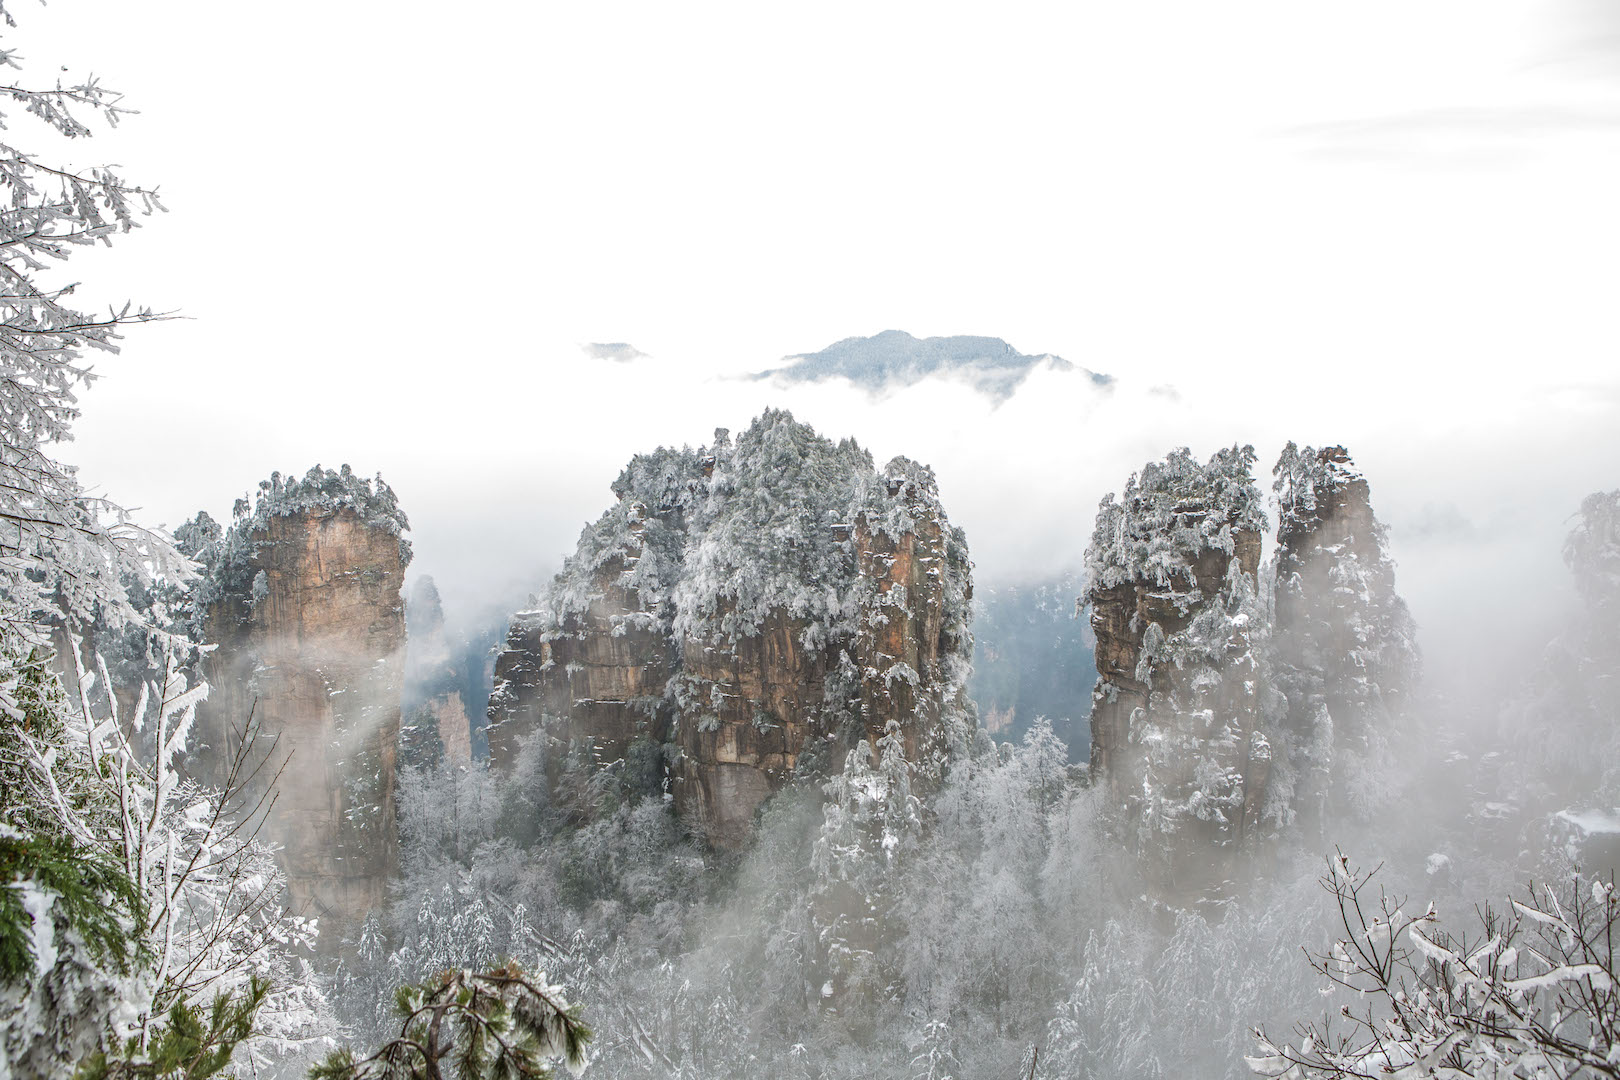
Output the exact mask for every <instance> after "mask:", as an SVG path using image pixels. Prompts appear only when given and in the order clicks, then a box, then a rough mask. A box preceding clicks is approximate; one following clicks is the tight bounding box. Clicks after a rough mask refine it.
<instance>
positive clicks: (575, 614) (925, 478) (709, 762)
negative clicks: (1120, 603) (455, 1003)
mask: <svg viewBox="0 0 1620 1080" xmlns="http://www.w3.org/2000/svg"><path fill="white" fill-rule="evenodd" d="M660 454H661V455H662V456H661V457H658V458H657V459H656V460H653V459H637V461H636V462H633V463H632V465H631V468H630V469H628V470H626V475H625V477H621V480H620V483H619V484H617V485H615V490H616V491H618V493H619V496H620V504H619V505H618V506H617V507H615V508H614V509H613V510H610V511H609V513H608V514H607V515H606V516H604V518H603V519H602V521H601V522H598V524H597V525H596V526H593V527H592V528H591V529H587V531H586V535H585V536H584V537H583V538H582V539H581V543H580V553H579V554H578V555H576V556H575V559H574V560H571V562H570V565H569V566H568V567H567V568H565V570H564V573H563V574H562V575H559V577H558V579H557V582H556V583H555V584H554V585H553V588H552V590H551V592H550V594H548V598H547V599H548V601H549V604H548V606H546V607H544V608H542V609H541V610H539V611H536V612H531V613H527V614H524V615H520V616H518V617H517V618H516V619H515V620H514V621H513V624H512V629H511V632H510V635H509V637H508V641H507V647H506V650H505V652H504V653H503V654H502V655H501V656H500V658H499V659H498V660H497V662H496V683H495V685H496V689H495V693H494V695H493V696H492V698H491V702H490V724H491V726H490V753H491V757H492V759H493V760H494V761H495V762H497V763H498V764H499V763H503V762H510V761H511V760H513V758H514V757H515V756H516V754H517V749H518V744H519V742H520V740H521V739H522V738H523V737H524V736H526V735H528V734H529V733H530V732H533V731H536V730H540V731H544V732H545V735H546V739H547V748H546V773H547V777H548V780H549V782H550V783H552V784H553V785H554V786H561V787H567V786H568V785H567V784H564V783H562V780H563V777H564V775H565V774H566V773H568V772H569V771H570V770H578V769H579V768H581V767H583V768H585V769H588V770H600V769H604V768H613V769H619V770H621V771H622V772H623V774H624V775H626V776H629V777H632V778H635V779H634V783H637V784H641V785H646V784H648V783H649V782H650V783H651V784H652V785H653V787H654V789H656V787H657V785H658V784H659V783H660V782H667V784H668V790H669V791H670V792H671V793H672V794H673V796H674V799H675V807H676V811H677V813H678V814H679V815H680V816H681V817H682V818H684V819H686V820H687V821H690V822H693V823H694V824H695V825H697V826H698V827H699V828H700V829H701V830H702V832H703V834H704V835H705V836H706V837H707V838H708V839H709V841H710V842H711V843H713V844H715V845H716V846H720V847H736V846H738V845H740V844H742V843H743V842H745V841H746V839H747V838H748V836H749V833H750V828H751V823H752V819H753V815H754V811H755V810H756V809H757V808H758V806H759V804H760V803H761V802H763V801H764V800H765V799H766V798H767V797H768V796H769V795H770V794H771V793H772V792H774V791H776V790H777V789H778V788H780V787H781V786H782V784H783V783H785V782H786V781H787V780H788V778H789V777H790V776H791V775H792V774H793V773H794V772H795V770H797V769H800V768H801V767H803V766H804V764H805V763H804V759H805V755H807V754H812V753H813V754H814V755H815V759H814V760H815V761H816V762H817V765H816V767H818V768H822V769H825V768H827V767H837V766H838V765H839V764H841V762H842V760H843V755H844V751H845V750H847V749H848V748H849V747H850V746H853V745H854V744H856V743H858V742H859V741H860V740H862V739H870V740H871V741H872V742H873V743H875V742H876V741H877V739H878V738H879V737H880V736H881V735H882V734H883V731H884V728H885V725H886V724H887V722H888V721H889V720H890V719H894V720H897V721H898V722H899V723H900V725H901V731H902V735H903V738H904V742H905V748H906V756H907V759H908V760H909V761H911V762H913V763H915V764H919V765H921V766H923V772H924V773H926V771H927V769H928V768H930V767H933V759H934V757H935V756H936V755H937V754H938V753H939V751H940V748H941V745H942V743H943V741H944V740H945V738H946V735H945V732H946V729H947V728H948V727H949V723H950V719H951V715H952V710H953V709H954V708H956V707H957V706H959V705H960V694H961V684H962V680H963V679H964V678H965V676H966V672H967V656H968V651H969V649H970V648H971V642H970V640H969V639H968V637H967V633H966V618H967V615H966V612H967V602H968V598H969V596H970V595H971V593H970V585H969V583H968V564H967V559H966V548H965V544H964V542H963V540H962V537H961V533H960V531H959V530H955V529H952V528H951V527H950V525H949V523H948V522H947V521H946V519H945V516H944V513H943V510H942V509H941V508H940V506H939V502H938V496H937V493H936V492H935V490H934V486H933V479H932V474H931V473H930V472H928V470H926V469H923V468H921V467H919V466H916V465H914V464H912V463H910V462H906V461H904V460H903V459H897V461H896V462H895V463H891V465H890V466H889V469H888V470H887V475H885V476H879V475H877V474H876V473H875V470H873V469H872V465H871V459H870V457H869V456H867V455H866V454H865V452H864V451H860V450H859V448H857V447H854V446H853V444H840V445H839V446H838V447H834V446H833V445H832V444H831V443H828V442H827V441H826V440H824V439H821V438H820V437H819V436H816V435H815V434H814V432H811V431H810V430H809V429H808V428H806V427H804V426H803V425H798V424H795V423H794V422H793V420H792V418H791V416H788V415H787V414H785V413H768V414H766V416H765V417H762V418H761V419H760V420H759V421H756V422H755V425H754V427H753V428H752V429H750V431H749V432H747V433H745V434H744V435H743V436H742V437H741V438H740V439H739V441H738V443H737V445H736V446H735V447H733V446H731V444H730V442H729V439H727V438H725V436H724V435H723V434H722V435H721V436H720V437H719V438H717V443H716V446H715V448H714V450H713V452H712V453H711V452H709V451H707V450H701V451H698V452H696V453H695V454H694V453H693V452H691V451H685V452H674V451H661V452H660ZM766 460H768V461H769V462H770V468H760V467H759V466H760V464H761V463H762V462H763V461H766ZM654 466H656V467H654ZM801 485H802V486H801ZM773 518H775V519H777V520H775V521H774V522H773V520H772V519H773ZM587 561H593V562H594V566H591V567H590V568H589V569H588V571H587V570H586V567H585V564H586V563H587ZM582 571H585V572H582ZM761 582H763V583H764V584H763V585H760V584H758V583H761ZM575 775H576V776H577V775H578V773H577V771H576V773H575Z"/></svg>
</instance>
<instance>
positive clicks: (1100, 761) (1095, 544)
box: [1086, 447, 1278, 873]
mask: <svg viewBox="0 0 1620 1080" xmlns="http://www.w3.org/2000/svg"><path fill="white" fill-rule="evenodd" d="M1253 463H1254V451H1253V450H1252V448H1249V447H1243V448H1241V449H1240V448H1238V447H1232V448H1231V449H1228V450H1221V451H1219V452H1217V453H1216V454H1215V455H1214V456H1213V457H1212V458H1211V459H1210V460H1209V462H1208V463H1207V464H1200V463H1199V462H1198V461H1197V460H1195V459H1194V458H1193V457H1192V455H1191V454H1190V453H1188V451H1186V450H1185V449H1182V450H1177V451H1175V452H1174V453H1172V454H1171V455H1170V456H1169V457H1167V458H1166V459H1165V460H1164V461H1163V462H1154V463H1150V464H1148V465H1147V466H1146V467H1144V468H1143V470H1142V471H1141V473H1140V474H1138V475H1136V476H1132V477H1131V479H1130V482H1129V483H1128V484H1127V485H1126V487H1125V492H1124V495H1123V497H1122V498H1121V499H1120V500H1119V501H1118V502H1115V500H1114V496H1113V495H1109V496H1108V497H1106V498H1105V499H1104V500H1103V502H1102V505H1101V507H1100V509H1099V512H1098V516H1097V527H1096V531H1095V532H1094V534H1093V536H1092V542H1091V546H1090V548H1089V549H1088V550H1087V553H1086V560H1087V570H1088V574H1089V578H1090V587H1089V589H1088V592H1087V596H1086V599H1087V601H1088V602H1089V604H1090V606H1091V611H1092V615H1091V619H1092V629H1093V631H1094V632H1095V634H1096V638H1097V649H1096V661H1097V672H1098V679H1097V683H1096V687H1095V689H1094V690H1093V693H1092V715H1091V769H1092V774H1093V776H1094V777H1095V779H1096V781H1097V782H1098V783H1101V784H1103V785H1105V786H1106V789H1107V792H1108V799H1109V802H1110V804H1111V805H1112V806H1113V808H1114V809H1115V811H1116V812H1117V814H1118V816H1119V818H1120V819H1121V821H1122V822H1123V825H1124V831H1125V833H1126V834H1127V835H1128V836H1130V838H1131V840H1132V842H1133V844H1134V845H1135V846H1136V847H1137V849H1138V850H1139V851H1140V852H1142V853H1143V854H1144V856H1151V857H1153V858H1155V859H1158V860H1159V861H1160V862H1161V864H1162V865H1163V866H1164V867H1166V868H1170V867H1174V868H1176V869H1177V870H1178V871H1180V872H1184V873H1185V872H1190V871H1191V869H1192V868H1193V867H1195V866H1197V865H1198V863H1199V856H1200V855H1201V854H1204V853H1208V852H1209V851H1211V850H1212V849H1216V848H1223V847H1234V846H1236V845H1238V844H1240V843H1241V842H1242V841H1243V840H1244V838H1245V837H1246V836H1247V835H1248V834H1250V833H1251V832H1252V831H1253V830H1254V829H1255V827H1256V826H1257V825H1258V823H1259V821H1260V818H1261V814H1262V809H1263V798H1264V795H1265V790H1266V779H1267V773H1268V771H1269V770H1270V767H1271V758H1272V748H1271V743H1270V740H1269V738H1268V734H1267V731H1268V727H1269V723H1268V718H1269V717H1270V716H1272V715H1273V714H1274V713H1275V712H1276V710H1277V708H1278V704H1277V702H1276V700H1275V694H1274V692H1273V691H1272V690H1271V687H1270V680H1269V673H1268V671H1267V669H1266V663H1265V657H1264V652H1263V622H1264V620H1263V615H1262V608H1261V604H1260V601H1259V596H1258V593H1257V587H1256V581H1257V575H1258V571H1259V567H1260V548H1261V537H1262V535H1263V531H1264V529H1265V528H1266V520H1265V515H1264V514H1263V512H1262V511H1261V504H1260V493H1259V491H1258V490H1257V489H1256V488H1255V486H1254V482H1253V480H1252V478H1251V477H1250V469H1251V467H1252V465H1253Z"/></svg>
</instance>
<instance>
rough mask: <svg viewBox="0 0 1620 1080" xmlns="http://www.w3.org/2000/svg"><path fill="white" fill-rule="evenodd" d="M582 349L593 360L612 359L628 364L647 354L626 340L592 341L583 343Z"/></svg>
mask: <svg viewBox="0 0 1620 1080" xmlns="http://www.w3.org/2000/svg"><path fill="white" fill-rule="evenodd" d="M580 349H581V350H582V351H583V352H584V353H585V355H586V356H588V357H590V358H591V359H592V360H612V361H615V362H616V363H620V364H628V363H629V362H630V361H632V360H640V359H641V358H642V357H644V356H646V355H647V354H646V353H644V352H642V351H641V350H640V349H638V348H636V347H635V346H634V345H631V344H630V343H629V342H626V341H592V342H590V343H588V344H585V345H581V346H580Z"/></svg>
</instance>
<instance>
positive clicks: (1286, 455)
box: [1271, 441, 1362, 534]
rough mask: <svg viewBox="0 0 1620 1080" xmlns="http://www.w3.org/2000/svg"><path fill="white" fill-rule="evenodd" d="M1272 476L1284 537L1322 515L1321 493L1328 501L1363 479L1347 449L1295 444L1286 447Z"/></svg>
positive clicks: (1279, 524) (1272, 487)
mask: <svg viewBox="0 0 1620 1080" xmlns="http://www.w3.org/2000/svg"><path fill="white" fill-rule="evenodd" d="M1271 474H1272V476H1273V477H1275V479H1274V480H1273V481H1272V485H1271V489H1272V490H1273V491H1274V492H1276V494H1277V516H1278V518H1279V519H1280V520H1279V522H1278V527H1279V530H1280V531H1281V532H1282V533H1284V534H1288V533H1294V532H1298V531H1302V530H1304V529H1306V528H1308V527H1309V526H1310V525H1311V523H1313V522H1315V521H1316V520H1317V519H1318V518H1319V517H1320V516H1321V515H1320V514H1319V513H1318V511H1319V509H1320V503H1319V501H1318V499H1317V493H1318V492H1320V493H1322V495H1323V496H1324V498H1325V497H1326V496H1328V495H1329V494H1330V493H1332V492H1335V491H1338V490H1340V489H1342V488H1344V487H1345V486H1346V485H1348V484H1350V483H1352V482H1354V481H1356V480H1360V479H1361V478H1362V476H1361V471H1360V470H1359V469H1357V468H1356V466H1355V464H1354V463H1353V462H1352V461H1351V460H1350V453H1349V451H1347V450H1345V448H1344V447H1342V446H1327V447H1323V448H1322V449H1321V450H1318V449H1316V448H1315V447H1312V446H1307V447H1305V448H1303V449H1301V448H1299V447H1297V446H1295V445H1294V443H1293V442H1292V441H1290V442H1289V443H1288V445H1287V446H1285V447H1283V452H1282V455H1281V456H1280V457H1278V459H1277V464H1276V466H1275V467H1274V468H1273V469H1272V470H1271Z"/></svg>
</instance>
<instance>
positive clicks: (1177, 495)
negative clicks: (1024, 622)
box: [1086, 445, 1266, 589]
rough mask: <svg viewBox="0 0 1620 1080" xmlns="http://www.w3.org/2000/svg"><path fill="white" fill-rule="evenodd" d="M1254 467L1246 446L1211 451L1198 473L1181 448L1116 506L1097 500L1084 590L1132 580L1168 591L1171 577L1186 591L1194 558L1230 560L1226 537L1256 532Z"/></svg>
mask: <svg viewBox="0 0 1620 1080" xmlns="http://www.w3.org/2000/svg"><path fill="white" fill-rule="evenodd" d="M1254 462H1255V454H1254V447H1252V446H1242V447H1239V446H1235V445H1234V446H1230V447H1226V448H1223V449H1221V450H1217V451H1216V452H1215V453H1214V454H1213V455H1212V456H1211V457H1210V459H1209V462H1208V463H1207V464H1203V465H1200V464H1199V463H1198V459H1197V458H1195V457H1193V455H1192V452H1191V451H1190V450H1188V449H1187V448H1186V447H1182V448H1181V449H1179V450H1173V451H1171V453H1170V454H1169V455H1168V456H1167V457H1166V458H1165V459H1164V460H1163V461H1162V462H1159V461H1155V462H1149V463H1148V464H1147V465H1146V466H1144V467H1143V469H1142V471H1141V472H1140V473H1137V474H1134V475H1132V476H1131V478H1130V480H1129V482H1127V483H1126V485H1125V493H1124V495H1123V496H1121V497H1120V498H1119V500H1118V501H1117V502H1116V501H1115V498H1114V495H1113V494H1112V493H1109V494H1108V495H1105V496H1104V497H1103V500H1102V502H1101V504H1100V505H1099V506H1098V508H1097V526H1096V529H1095V530H1094V531H1093V533H1092V535H1091V546H1090V547H1088V548H1087V549H1086V572H1087V574H1088V576H1089V578H1090V581H1091V588H1093V589H1109V588H1113V587H1114V586H1115V585H1119V584H1122V583H1124V582H1127V581H1139V580H1149V581H1153V582H1155V583H1156V584H1158V585H1159V586H1160V587H1168V586H1170V585H1171V584H1172V582H1173V581H1174V579H1175V578H1176V577H1177V576H1180V577H1181V578H1182V579H1183V580H1184V581H1185V582H1187V583H1189V584H1190V583H1191V582H1192V580H1193V578H1192V570H1191V564H1192V561H1193V560H1194V559H1196V558H1197V556H1198V555H1199V554H1200V553H1201V552H1203V551H1206V550H1211V549H1217V548H1218V549H1220V550H1222V551H1225V552H1227V553H1228V554H1230V553H1231V552H1232V550H1233V540H1232V536H1233V533H1235V532H1254V533H1262V532H1264V531H1265V530H1266V514H1265V510H1264V509H1263V507H1262V502H1261V496H1260V491H1259V489H1258V488H1256V487H1255V483H1254V477H1253V475H1252V469H1253V467H1254Z"/></svg>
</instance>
